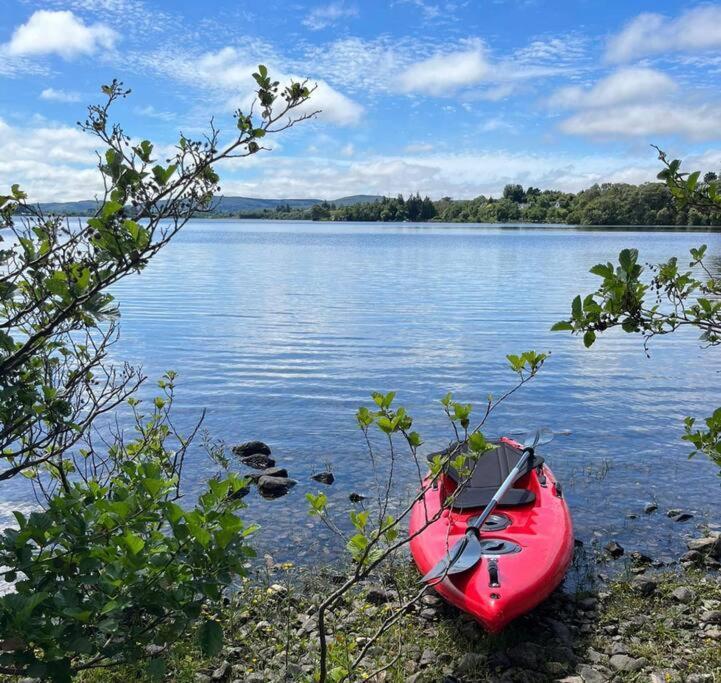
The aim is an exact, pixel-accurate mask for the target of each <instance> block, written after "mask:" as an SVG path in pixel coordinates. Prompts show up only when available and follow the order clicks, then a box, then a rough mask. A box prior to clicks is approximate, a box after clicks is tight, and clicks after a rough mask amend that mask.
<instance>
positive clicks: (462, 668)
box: [455, 652, 487, 680]
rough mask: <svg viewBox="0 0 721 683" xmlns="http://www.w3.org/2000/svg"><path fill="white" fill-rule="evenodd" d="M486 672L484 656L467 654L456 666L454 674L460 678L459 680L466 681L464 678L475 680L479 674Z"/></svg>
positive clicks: (473, 653)
mask: <svg viewBox="0 0 721 683" xmlns="http://www.w3.org/2000/svg"><path fill="white" fill-rule="evenodd" d="M486 670H487V668H486V656H485V655H482V654H479V653H478V652H467V653H466V654H464V655H463V657H461V659H460V661H459V662H458V664H457V665H456V669H455V672H456V673H457V674H458V675H459V676H460V678H461V680H466V678H469V679H470V678H472V677H473V678H475V677H476V676H478V675H479V674H482V673H485V672H486Z"/></svg>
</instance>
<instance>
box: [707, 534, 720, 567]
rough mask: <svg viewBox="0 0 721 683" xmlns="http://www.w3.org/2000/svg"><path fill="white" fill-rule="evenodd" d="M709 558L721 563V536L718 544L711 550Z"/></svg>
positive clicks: (717, 541)
mask: <svg viewBox="0 0 721 683" xmlns="http://www.w3.org/2000/svg"><path fill="white" fill-rule="evenodd" d="M708 556H709V557H712V558H713V559H714V560H717V561H719V562H721V534H720V535H719V536H718V538H717V539H716V542H715V543H714V544H713V545H712V546H711V547H710V548H709V551H708Z"/></svg>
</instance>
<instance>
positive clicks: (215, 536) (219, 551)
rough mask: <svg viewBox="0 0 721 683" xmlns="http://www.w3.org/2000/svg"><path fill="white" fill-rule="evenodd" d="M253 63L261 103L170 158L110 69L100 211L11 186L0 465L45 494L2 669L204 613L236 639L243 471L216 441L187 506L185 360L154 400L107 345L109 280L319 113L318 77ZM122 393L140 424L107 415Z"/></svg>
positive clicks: (33, 671) (52, 662) (83, 652)
mask: <svg viewBox="0 0 721 683" xmlns="http://www.w3.org/2000/svg"><path fill="white" fill-rule="evenodd" d="M253 76H254V78H255V81H256V84H257V92H256V98H255V102H254V104H253V106H252V107H251V110H250V113H244V112H242V111H240V110H239V111H237V112H236V113H235V124H236V130H235V131H234V133H233V134H232V135H231V136H230V137H229V138H228V139H227V140H226V141H225V142H223V141H222V140H221V134H220V131H219V130H217V129H216V128H215V127H214V126H213V125H212V124H211V128H210V132H209V133H208V135H207V136H206V137H205V139H204V140H202V141H194V140H191V139H190V138H187V137H186V136H182V135H181V136H180V139H179V141H178V144H177V146H176V151H175V153H174V155H173V156H172V158H171V159H167V160H165V161H164V162H161V161H159V160H157V159H156V158H155V155H154V147H153V145H152V143H151V142H150V141H148V140H142V141H139V142H135V141H133V140H131V138H130V137H129V136H128V135H127V134H126V133H125V132H124V131H123V129H122V128H121V127H120V126H119V125H118V124H115V123H112V121H111V117H110V115H111V110H112V107H113V105H114V104H115V103H116V102H117V101H118V100H120V99H123V98H125V97H127V96H128V94H129V92H130V91H129V90H126V89H124V88H123V86H122V84H121V83H119V82H118V81H113V83H112V84H110V85H108V86H103V88H102V92H103V95H104V100H103V102H102V103H101V104H98V105H94V106H91V107H90V108H89V109H88V117H87V119H86V120H85V122H84V123H82V124H80V127H81V129H82V130H83V131H84V132H86V133H88V134H90V135H93V136H95V137H96V139H97V140H98V142H99V143H100V145H101V146H102V147H103V148H104V153H103V154H102V156H101V162H100V165H99V170H100V173H101V175H102V179H103V182H104V185H105V193H104V195H103V197H102V199H101V200H100V201H99V203H98V209H97V211H96V212H95V214H94V215H93V216H92V217H91V218H89V219H88V220H87V221H81V222H78V223H77V224H75V223H70V222H69V221H67V220H63V219H60V218H58V217H52V216H49V217H48V216H44V215H43V214H42V212H41V211H40V210H39V209H38V208H37V207H34V206H33V205H31V204H30V203H29V202H28V200H27V196H26V194H25V193H24V192H23V191H22V190H21V189H20V188H19V187H18V186H17V185H14V186H13V187H12V189H11V191H10V193H9V194H7V195H4V196H0V221H1V222H0V225H1V226H2V227H3V228H5V229H7V230H8V231H9V232H10V234H11V236H12V239H11V241H10V242H9V243H8V242H6V243H5V244H4V245H3V246H4V248H3V249H2V250H1V251H0V481H3V480H5V481H7V480H10V479H12V478H13V477H17V476H24V477H28V478H29V479H30V480H31V481H32V483H33V486H34V487H35V491H36V494H37V497H38V498H39V500H40V502H41V505H40V508H39V509H38V510H37V511H34V512H32V513H31V514H30V515H29V516H28V517H25V516H24V515H23V514H21V513H19V512H16V513H15V518H16V521H17V527H16V528H8V529H5V530H4V531H3V532H2V535H0V567H3V571H4V576H5V580H6V581H9V582H12V583H13V587H14V589H15V591H14V592H12V593H8V594H6V595H3V596H1V597H0V673H4V674H11V675H20V676H34V677H39V678H51V679H53V680H56V681H66V680H69V678H70V677H71V675H72V673H73V672H76V671H79V670H83V669H89V668H96V667H104V666H109V665H112V664H116V663H118V662H122V661H129V660H137V659H138V658H140V657H143V656H145V653H146V650H145V647H146V646H147V645H149V644H156V645H160V646H161V648H160V649H161V650H162V646H163V645H164V644H165V645H167V644H170V643H172V642H173V641H174V639H175V638H177V636H178V634H179V633H181V632H183V631H184V630H186V629H188V628H189V627H190V626H192V625H194V624H198V625H199V636H200V642H201V645H202V646H203V648H204V649H205V651H207V652H210V651H215V650H217V648H218V644H219V643H220V642H221V640H222V629H220V627H219V626H218V624H217V623H216V622H215V621H213V619H212V614H213V612H214V611H215V610H216V609H217V608H218V606H219V604H220V602H221V599H222V593H223V590H224V588H225V587H226V586H228V585H229V583H230V582H231V581H232V580H233V579H234V577H236V576H238V575H239V574H240V573H242V571H243V563H244V562H245V559H246V558H247V557H248V555H249V553H250V552H251V551H250V549H249V548H248V546H247V544H246V542H245V538H246V536H247V534H248V532H249V531H250V530H252V529H248V528H246V527H245V526H244V524H243V522H242V520H241V519H240V517H239V516H238V514H237V513H238V511H239V510H240V509H241V508H242V505H243V504H242V496H243V493H244V491H245V490H246V488H245V481H244V480H243V479H242V478H241V477H239V476H238V475H236V474H234V473H233V472H230V471H228V462H227V459H225V457H224V455H223V454H222V452H221V451H219V450H217V449H214V450H213V451H212V455H213V456H214V458H215V459H216V461H217V463H218V464H219V465H220V471H219V473H218V475H217V477H215V478H214V479H211V480H210V481H209V482H207V488H206V490H205V492H204V493H203V494H202V495H201V496H200V498H199V499H198V502H197V503H196V504H195V505H186V506H184V507H183V506H181V505H180V503H181V502H182V500H181V499H182V495H183V488H182V470H183V461H184V456H185V453H186V451H187V448H188V446H189V444H190V442H191V441H192V437H193V436H194V434H195V431H197V427H196V430H195V431H194V432H193V433H191V434H189V435H181V434H179V433H178V432H177V431H176V429H175V427H174V426H173V423H172V419H171V413H170V408H171V406H172V400H173V393H174V386H175V384H174V381H175V377H174V375H173V374H172V373H169V374H168V375H167V376H166V377H165V378H164V379H163V380H161V382H160V391H161V395H160V396H159V397H158V398H156V399H155V402H154V403H153V404H152V406H150V407H149V408H148V407H146V406H144V405H141V404H140V403H139V401H138V400H137V399H136V398H134V396H133V394H134V393H135V391H136V390H137V388H138V387H139V385H140V384H141V383H142V382H143V381H144V379H145V378H144V377H143V375H142V373H141V371H140V370H139V369H137V368H133V367H131V366H129V365H123V366H120V367H116V366H113V365H111V364H110V363H109V361H108V360H107V354H108V350H109V348H110V347H111V346H112V344H113V343H114V341H115V339H116V338H117V324H116V318H117V308H116V307H115V305H114V302H113V297H112V295H110V294H109V293H108V288H109V287H110V286H111V285H113V284H115V283H116V282H118V281H119V280H120V279H122V278H125V277H127V276H128V275H130V274H132V273H137V272H139V271H140V270H142V269H143V268H145V267H146V266H147V264H148V263H149V261H150V260H151V259H152V258H153V256H155V255H156V254H157V253H158V252H159V251H160V250H161V249H162V248H163V247H164V246H165V245H167V244H168V243H169V242H170V240H172V238H173V237H174V236H175V235H176V234H177V233H178V232H179V231H180V230H181V229H182V227H183V226H184V225H185V223H186V222H187V221H188V220H189V219H190V218H191V217H192V216H194V215H196V214H198V213H203V212H207V211H210V210H211V209H212V198H213V194H214V193H215V192H216V191H217V189H218V180H219V179H218V175H217V173H216V172H215V170H214V165H215V164H216V163H218V162H220V161H222V160H225V159H230V158H242V157H247V156H251V155H253V154H256V153H258V152H259V151H260V150H261V149H264V148H263V146H262V141H263V138H264V137H266V136H267V135H272V134H275V133H278V132H280V131H282V130H285V129H287V128H289V127H290V126H292V125H294V124H295V123H296V122H298V121H301V120H303V119H306V118H308V117H310V116H312V115H313V114H311V113H307V114H300V115H296V116H294V110H296V109H297V108H298V107H299V106H301V105H302V104H304V103H305V102H306V101H307V100H308V98H309V97H310V94H311V92H312V88H309V87H308V86H307V84H306V83H297V82H291V83H290V84H289V85H288V86H287V87H285V88H283V89H282V90H280V92H279V83H278V82H277V81H273V80H272V79H271V77H270V76H269V75H268V71H267V69H266V68H265V67H264V66H262V65H261V66H259V67H258V71H257V72H256V73H255V74H253ZM1 239H3V238H2V236H0V240H1ZM123 403H127V404H129V409H130V411H131V418H132V419H131V422H132V425H133V431H134V436H132V437H130V438H129V437H128V436H127V434H126V433H125V432H123V431H120V432H111V433H104V432H103V431H102V430H100V431H96V430H99V428H98V427H97V425H96V422H97V418H98V417H100V416H101V415H105V414H107V413H109V412H111V411H114V410H115V409H117V408H119V407H120V406H121V404H123ZM201 421H202V417H201ZM198 426H199V424H198ZM204 608H205V609H206V610H207V613H206V616H203V617H202V618H201V614H202V610H203V609H204ZM151 671H152V672H154V673H156V674H157V673H160V672H161V671H162V661H160V660H158V659H155V660H153V661H152V662H151Z"/></svg>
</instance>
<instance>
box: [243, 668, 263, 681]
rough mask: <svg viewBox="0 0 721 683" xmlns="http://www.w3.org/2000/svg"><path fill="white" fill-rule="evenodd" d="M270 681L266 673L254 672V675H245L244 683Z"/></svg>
mask: <svg viewBox="0 0 721 683" xmlns="http://www.w3.org/2000/svg"><path fill="white" fill-rule="evenodd" d="M267 681H268V679H267V678H266V677H265V674H264V673H261V672H260V671H253V673H249V674H245V677H244V678H243V683H267Z"/></svg>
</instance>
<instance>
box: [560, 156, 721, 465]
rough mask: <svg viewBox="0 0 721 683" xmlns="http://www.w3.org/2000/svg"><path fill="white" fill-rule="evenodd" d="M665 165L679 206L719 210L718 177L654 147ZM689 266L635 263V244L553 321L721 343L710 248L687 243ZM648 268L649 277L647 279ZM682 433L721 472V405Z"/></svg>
mask: <svg viewBox="0 0 721 683" xmlns="http://www.w3.org/2000/svg"><path fill="white" fill-rule="evenodd" d="M659 159H660V160H661V162H662V163H663V164H664V169H663V170H662V171H661V172H660V173H659V174H658V177H659V179H661V180H663V181H664V182H665V183H666V185H667V187H668V189H669V191H670V193H671V194H672V195H673V197H674V198H675V200H676V202H677V204H678V207H679V209H682V210H687V209H688V210H689V214H691V212H694V214H693V215H694V216H699V217H707V216H709V215H713V214H716V213H718V212H719V211H721V194H720V193H719V181H717V180H710V181H709V182H707V183H703V184H701V183H699V182H698V179H699V176H700V172H699V171H694V172H693V173H683V172H681V170H680V168H681V162H680V161H679V160H678V159H674V160H672V161H669V160H668V158H667V157H666V155H665V154H664V153H663V152H662V151H661V150H659ZM687 263H688V266H687V267H685V266H683V265H682V263H681V260H680V259H679V258H677V257H673V258H671V259H669V260H668V261H666V262H664V263H658V264H655V265H650V266H648V269H646V268H644V267H643V266H641V265H640V264H639V261H638V251H637V250H636V249H624V250H623V251H621V253H620V254H619V257H618V264H613V263H611V262H608V263H599V264H597V265H595V266H594V267H593V268H591V272H592V273H593V274H594V275H597V276H598V277H600V278H601V284H600V285H599V287H598V288H597V289H596V290H595V291H594V292H592V293H590V294H588V295H586V296H585V297H582V296H580V295H579V296H577V297H576V298H575V299H574V300H573V303H572V305H571V316H570V318H568V319H566V320H562V321H560V322H558V323H556V324H555V325H554V326H553V329H554V330H567V331H570V332H572V333H573V334H582V335H583V341H584V344H585V345H586V346H587V347H589V346H591V345H592V344H594V343H595V341H596V338H597V336H598V334H600V333H603V332H606V331H607V330H609V329H612V328H614V327H620V328H621V329H622V330H624V331H625V332H628V333H633V334H640V335H642V336H643V338H644V348H645V349H646V351H647V353H648V344H649V342H650V340H651V339H653V338H654V337H656V336H658V335H667V334H672V333H674V332H675V331H676V330H679V329H681V328H686V327H691V328H694V329H696V330H698V332H699V334H700V340H701V342H702V343H703V344H704V346H705V347H707V348H713V347H718V346H721V279H719V277H718V276H717V275H715V274H714V273H713V272H712V271H711V269H710V268H709V267H708V264H707V248H706V245H702V246H700V247H698V248H695V249H691V252H690V258H689V259H688V261H687ZM646 274H648V277H644V276H645V275H646ZM684 425H685V434H684V436H683V438H684V439H685V440H686V441H688V442H689V443H690V444H691V445H692V446H693V448H694V451H693V453H692V455H694V454H696V453H699V452H701V453H704V454H706V455H707V456H708V457H709V458H710V459H711V460H712V461H713V462H714V463H715V464H716V465H718V467H719V475H721V407H720V408H716V409H715V410H714V411H713V413H712V414H711V416H710V417H707V418H705V419H704V420H703V424H699V421H698V419H697V418H694V417H687V418H686V419H685V422H684Z"/></svg>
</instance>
